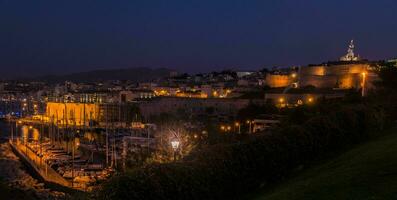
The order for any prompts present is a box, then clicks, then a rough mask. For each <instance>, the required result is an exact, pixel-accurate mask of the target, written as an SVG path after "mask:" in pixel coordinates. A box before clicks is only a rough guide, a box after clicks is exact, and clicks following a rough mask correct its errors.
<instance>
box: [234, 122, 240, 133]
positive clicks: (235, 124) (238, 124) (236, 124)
mask: <svg viewBox="0 0 397 200" xmlns="http://www.w3.org/2000/svg"><path fill="white" fill-rule="evenodd" d="M234 126H235V127H238V133H239V134H240V133H241V124H240V123H239V122H236V123H234Z"/></svg>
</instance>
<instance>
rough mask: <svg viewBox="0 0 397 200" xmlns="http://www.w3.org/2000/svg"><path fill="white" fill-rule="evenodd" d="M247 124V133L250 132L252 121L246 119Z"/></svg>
mask: <svg viewBox="0 0 397 200" xmlns="http://www.w3.org/2000/svg"><path fill="white" fill-rule="evenodd" d="M247 124H249V133H251V125H252V121H250V120H247Z"/></svg>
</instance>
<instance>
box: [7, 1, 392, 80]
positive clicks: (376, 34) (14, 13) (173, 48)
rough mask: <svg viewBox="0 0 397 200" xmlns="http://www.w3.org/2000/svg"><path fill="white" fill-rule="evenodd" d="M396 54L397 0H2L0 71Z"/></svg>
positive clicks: (257, 64) (218, 65)
mask: <svg viewBox="0 0 397 200" xmlns="http://www.w3.org/2000/svg"><path fill="white" fill-rule="evenodd" d="M350 39H354V40H355V44H356V53H359V54H360V56H361V57H364V58H368V59H385V58H392V57H397V1H396V0H376V1H375V0H360V1H359V0H356V1H349V0H332V1H331V0H329V1H324V0H240V1H234V0H197V1H191V0H163V1H155V0H140V1H138V0H136V1H134V0H126V1H122V0H106V1H101V0H91V1H88V0H76V1H73V0H65V1H62V0H48V1H43V0H26V1H20V0H0V55H1V56H0V75H1V76H2V77H15V76H35V75H42V74H64V73H71V72H78V71H89V70H93V69H109V68H130V67H152V68H159V67H167V68H172V69H177V70H179V71H184V72H205V71H211V70H221V69H253V70H254V69H260V68H263V67H265V66H266V67H272V66H290V65H305V64H310V63H319V62H324V61H328V60H336V59H338V58H339V57H340V56H342V55H343V54H345V52H346V48H347V45H348V43H349V40H350Z"/></svg>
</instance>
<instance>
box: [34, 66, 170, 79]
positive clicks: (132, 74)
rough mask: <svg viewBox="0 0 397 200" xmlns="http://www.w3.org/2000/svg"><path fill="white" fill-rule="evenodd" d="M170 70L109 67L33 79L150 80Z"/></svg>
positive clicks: (163, 75)
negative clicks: (107, 68)
mask: <svg viewBox="0 0 397 200" xmlns="http://www.w3.org/2000/svg"><path fill="white" fill-rule="evenodd" d="M171 71H172V70H170V69H166V68H159V69H150V68H129V69H109V70H94V71H88V72H79V73H72V74H67V75H49V76H42V77H38V78H34V79H35V80H43V81H48V82H63V81H75V82H86V81H87V82H91V81H104V80H132V81H137V82H142V81H150V80H153V79H159V78H164V77H168V76H169V75H170V72H171Z"/></svg>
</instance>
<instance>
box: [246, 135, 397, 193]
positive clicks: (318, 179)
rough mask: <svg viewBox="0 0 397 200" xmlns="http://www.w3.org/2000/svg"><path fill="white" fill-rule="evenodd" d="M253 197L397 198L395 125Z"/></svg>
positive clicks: (396, 141) (396, 137)
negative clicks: (381, 134)
mask: <svg viewBox="0 0 397 200" xmlns="http://www.w3.org/2000/svg"><path fill="white" fill-rule="evenodd" d="M389 132H390V134H388V135H386V136H384V137H382V138H379V139H377V140H374V141H371V142H368V143H365V144H362V145H360V146H357V147H356V148H354V149H352V150H350V151H348V152H346V153H344V154H343V155H341V156H339V157H337V158H335V159H332V160H330V161H328V162H326V163H324V164H320V165H317V166H313V167H311V168H309V169H307V170H305V171H304V172H302V173H301V174H299V175H297V176H296V177H294V178H291V179H290V180H289V181H287V182H285V183H284V184H280V185H278V186H276V187H275V188H273V189H271V190H266V191H262V192H260V193H259V194H256V195H255V196H253V197H254V198H252V199H258V200H259V199H266V200H279V199H280V200H281V199H283V200H284V199H287V200H298V199H299V200H303V199H305V200H306V199H313V200H314V199H316V200H318V199H332V200H334V199H338V200H339V199H359V200H366V199H375V200H376V199H397V129H392V130H389Z"/></svg>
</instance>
